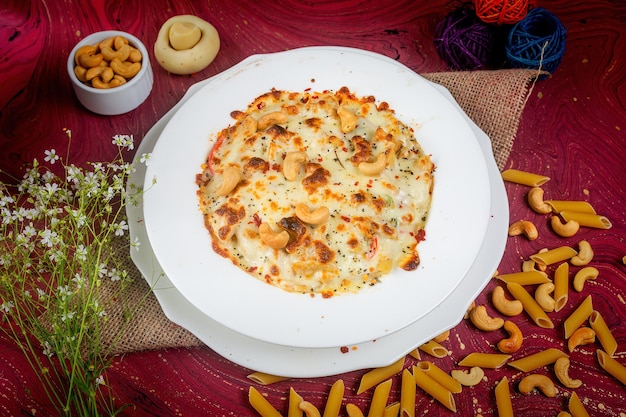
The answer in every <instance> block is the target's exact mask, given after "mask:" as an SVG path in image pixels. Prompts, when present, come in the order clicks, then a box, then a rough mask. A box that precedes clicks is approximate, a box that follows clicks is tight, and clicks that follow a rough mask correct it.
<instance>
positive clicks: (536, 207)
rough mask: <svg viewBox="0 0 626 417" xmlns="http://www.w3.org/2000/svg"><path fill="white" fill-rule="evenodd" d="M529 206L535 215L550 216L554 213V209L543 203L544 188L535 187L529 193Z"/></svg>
mask: <svg viewBox="0 0 626 417" xmlns="http://www.w3.org/2000/svg"><path fill="white" fill-rule="evenodd" d="M527 199H528V205H529V206H530V208H531V209H533V211H534V212H535V213H539V214H548V213H550V212H552V207H550V205H549V204H548V203H546V202H544V201H543V188H541V187H533V188H531V189H530V191H529V192H528V196H527Z"/></svg>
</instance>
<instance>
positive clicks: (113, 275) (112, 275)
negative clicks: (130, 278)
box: [108, 268, 122, 282]
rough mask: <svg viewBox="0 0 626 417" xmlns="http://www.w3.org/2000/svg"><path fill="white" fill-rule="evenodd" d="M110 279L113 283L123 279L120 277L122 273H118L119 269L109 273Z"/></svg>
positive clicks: (113, 269)
mask: <svg viewBox="0 0 626 417" xmlns="http://www.w3.org/2000/svg"><path fill="white" fill-rule="evenodd" d="M108 275H109V278H111V281H113V282H115V281H119V280H120V279H121V278H122V277H121V275H120V273H119V272H118V271H117V268H112V269H111V270H110V271H109V274H108Z"/></svg>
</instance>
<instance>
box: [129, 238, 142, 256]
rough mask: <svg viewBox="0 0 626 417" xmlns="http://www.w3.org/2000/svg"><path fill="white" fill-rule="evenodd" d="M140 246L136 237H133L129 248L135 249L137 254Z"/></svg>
mask: <svg viewBox="0 0 626 417" xmlns="http://www.w3.org/2000/svg"><path fill="white" fill-rule="evenodd" d="M140 245H141V242H140V241H139V238H138V237H137V236H135V239H134V240H133V241H132V242H130V247H131V248H135V250H136V251H137V252H139V246H140Z"/></svg>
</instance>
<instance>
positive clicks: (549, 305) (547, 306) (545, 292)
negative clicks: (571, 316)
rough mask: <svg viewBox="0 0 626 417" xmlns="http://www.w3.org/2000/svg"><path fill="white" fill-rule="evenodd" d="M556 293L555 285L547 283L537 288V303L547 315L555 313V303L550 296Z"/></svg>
mask: <svg viewBox="0 0 626 417" xmlns="http://www.w3.org/2000/svg"><path fill="white" fill-rule="evenodd" d="M553 291H554V284H553V283H551V282H546V283H543V284H541V285H539V286H538V287H537V289H536V290H535V301H537V304H539V306H540V307H541V308H542V309H543V311H545V312H546V313H551V312H553V311H554V306H555V301H554V298H553V297H552V296H551V295H550V294H551V293H552V292H553Z"/></svg>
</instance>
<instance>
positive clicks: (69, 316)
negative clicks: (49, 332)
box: [61, 311, 76, 322]
mask: <svg viewBox="0 0 626 417" xmlns="http://www.w3.org/2000/svg"><path fill="white" fill-rule="evenodd" d="M75 315H76V312H74V311H68V312H67V313H63V314H61V321H62V322H65V320H72V319H73V318H74V316H75Z"/></svg>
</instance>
